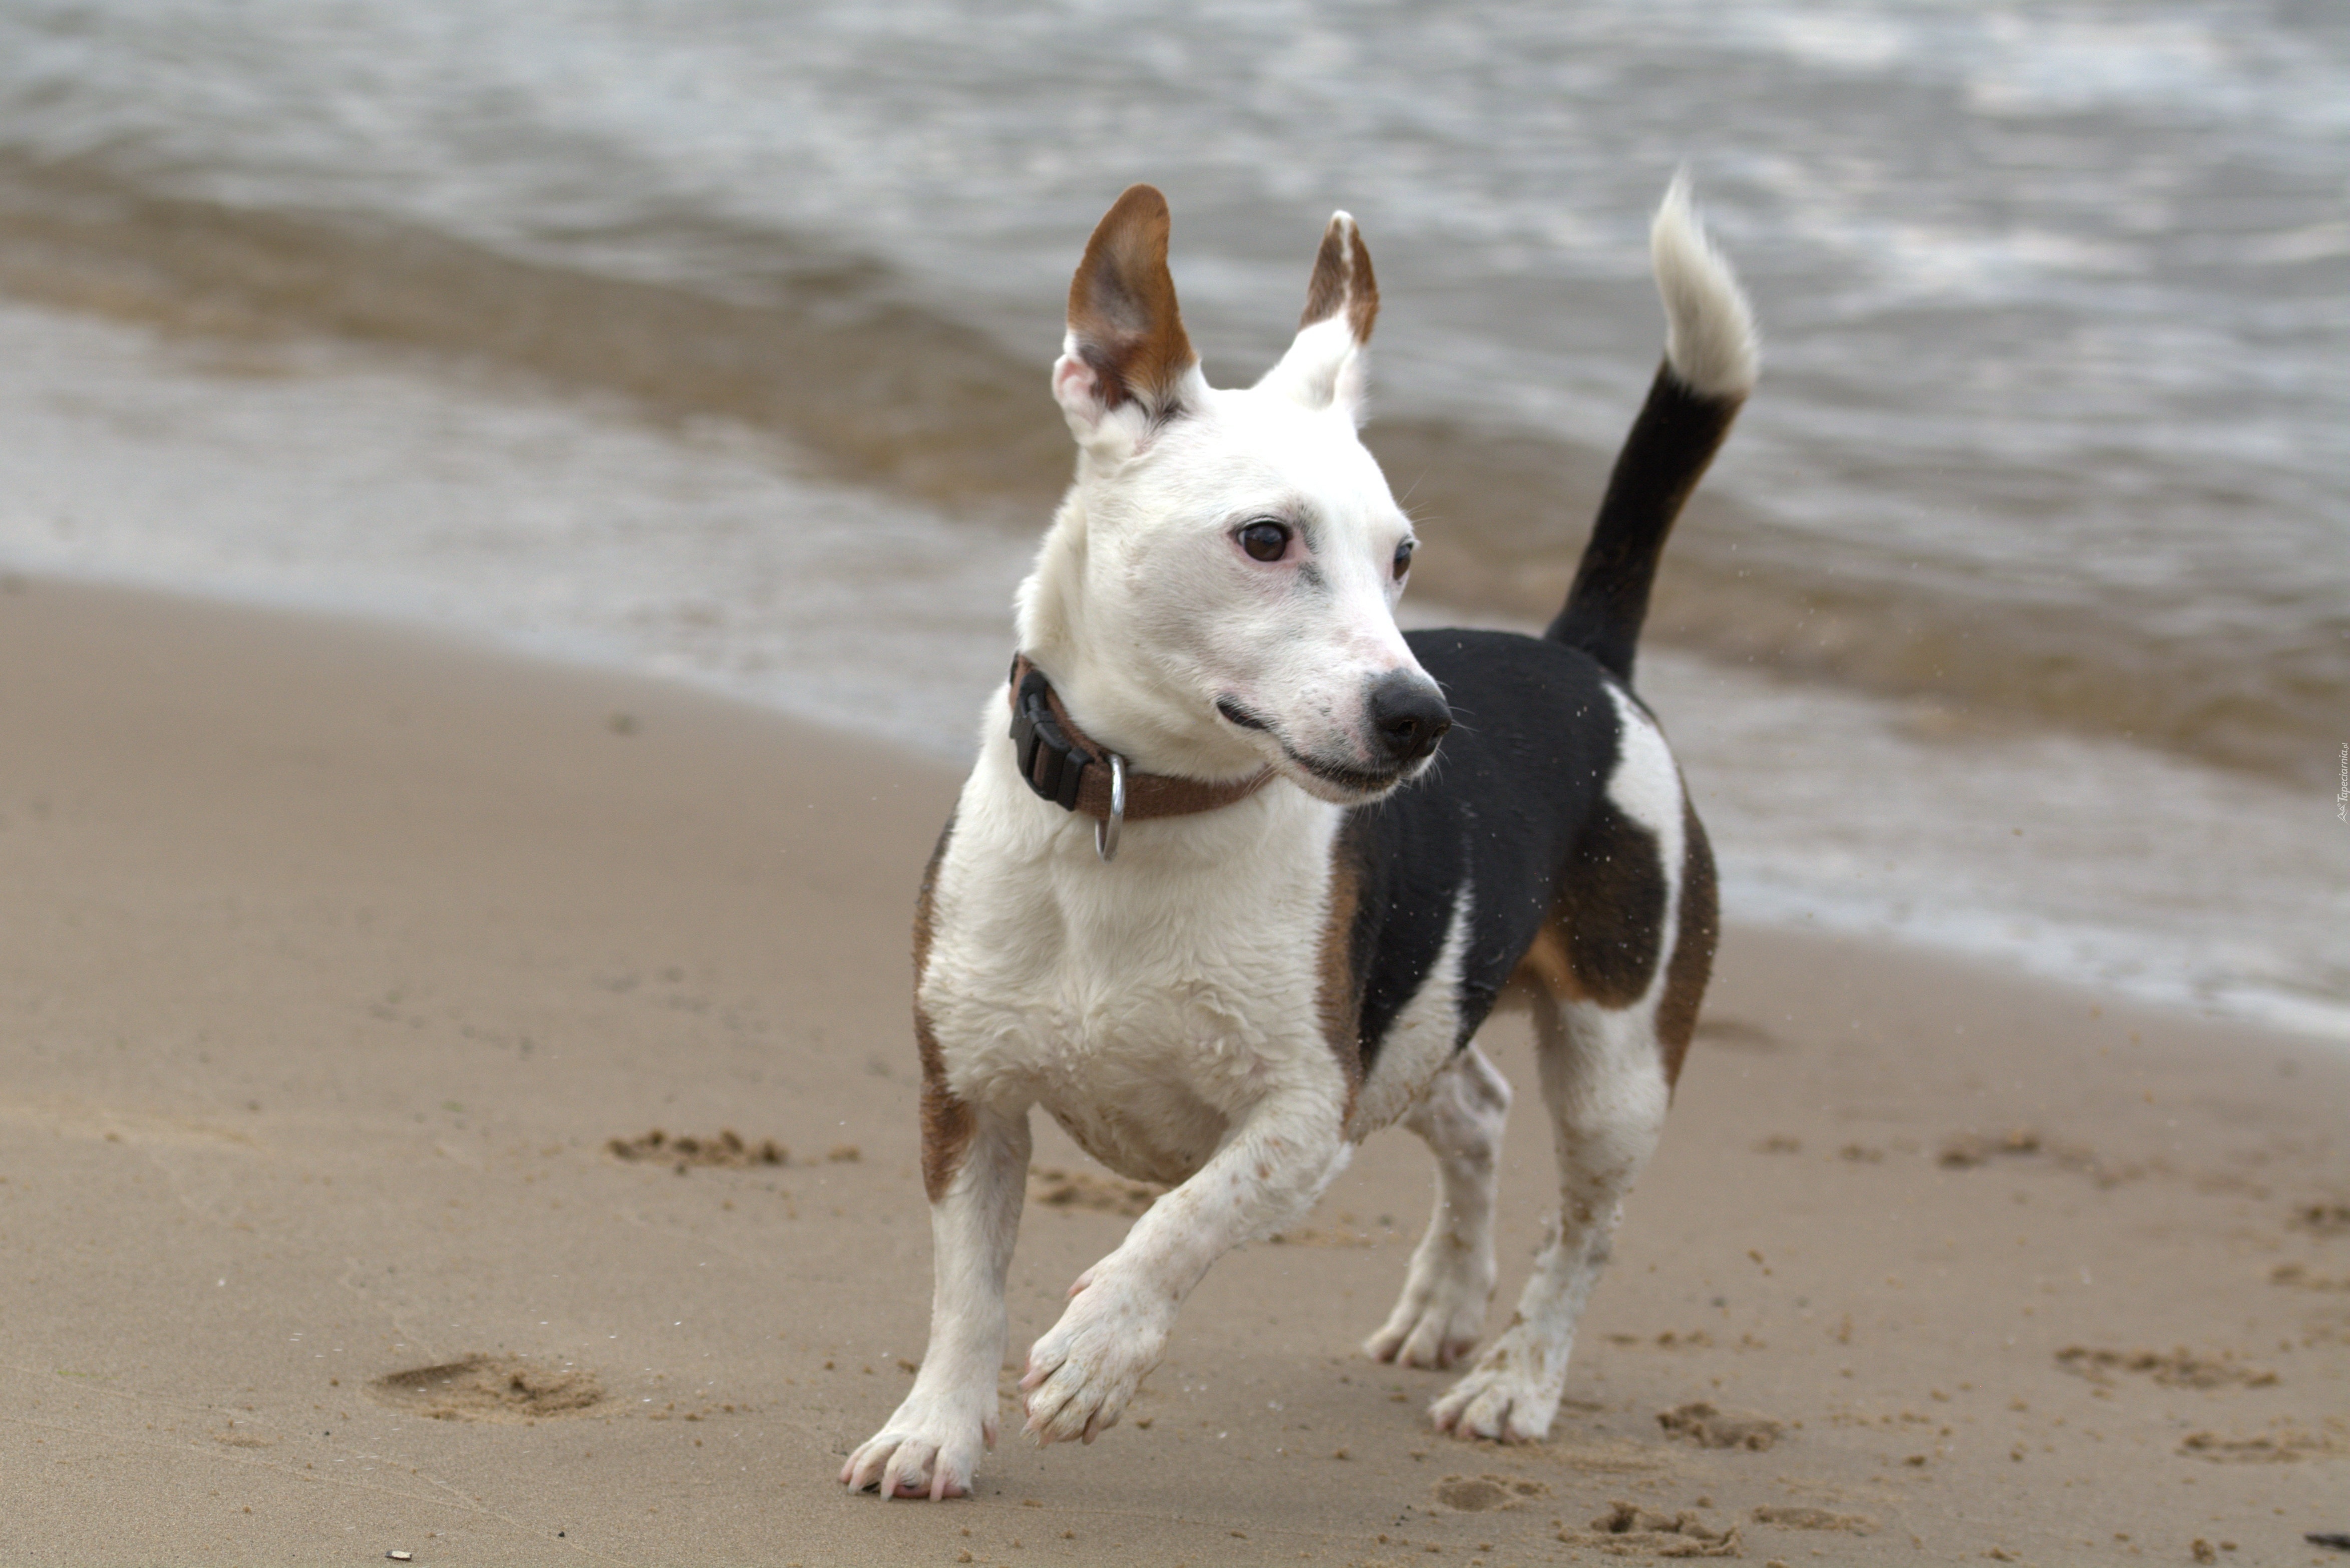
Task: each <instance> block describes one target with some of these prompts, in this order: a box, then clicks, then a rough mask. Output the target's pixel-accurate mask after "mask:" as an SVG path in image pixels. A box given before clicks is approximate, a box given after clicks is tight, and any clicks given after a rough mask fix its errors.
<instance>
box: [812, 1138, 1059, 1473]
mask: <svg viewBox="0 0 2350 1568" xmlns="http://www.w3.org/2000/svg"><path fill="white" fill-rule="evenodd" d="M962 1117H968V1120H962V1119H961V1118H962ZM956 1118H957V1119H956V1122H955V1124H954V1127H953V1131H955V1132H960V1133H962V1134H963V1135H965V1136H966V1137H967V1139H968V1141H967V1142H965V1143H963V1144H962V1147H960V1148H959V1149H956V1150H954V1151H953V1153H954V1154H956V1155H957V1156H959V1157H960V1163H959V1164H958V1165H956V1166H955V1167H954V1168H952V1170H951V1172H949V1173H947V1174H948V1179H947V1180H946V1181H945V1182H944V1183H943V1185H942V1186H941V1188H940V1189H939V1190H938V1191H937V1192H936V1193H935V1195H934V1196H933V1198H932V1199H931V1247H932V1249H933V1251H934V1252H935V1253H936V1262H935V1263H934V1265H933V1266H934V1272H935V1283H934V1285H933V1287H932V1294H931V1344H930V1348H929V1350H927V1351H926V1352H924V1353H923V1355H922V1366H921V1370H920V1372H918V1373H916V1374H915V1376H914V1386H913V1388H912V1389H911V1390H910V1392H909V1393H908V1394H907V1396H906V1398H905V1401H904V1403H902V1404H900V1405H899V1407H898V1409H897V1413H896V1414H894V1415H892V1416H891V1417H889V1420H888V1422H886V1423H885V1424H884V1425H883V1426H882V1428H881V1429H880V1430H879V1432H876V1433H875V1434H874V1435H873V1436H872V1437H870V1438H867V1439H866V1440H865V1442H864V1443H863V1444H862V1445H860V1446H859V1447H858V1449H857V1451H856V1452H855V1453H853V1454H851V1455H849V1456H848V1462H847V1464H845V1465H843V1466H842V1467H841V1470H840V1480H841V1483H842V1484H843V1485H845V1486H848V1487H851V1488H854V1489H855V1490H858V1491H865V1490H877V1489H878V1490H879V1491H880V1493H881V1495H882V1496H884V1497H928V1498H931V1499H933V1500H936V1499H939V1498H947V1497H962V1496H965V1495H967V1494H968V1493H969V1492H970V1490H971V1478H972V1472H973V1471H974V1470H976V1469H978V1468H979V1459H980V1455H981V1454H982V1453H983V1451H984V1450H985V1449H991V1448H993V1447H994V1446H995V1435H996V1407H995V1402H996V1387H995V1385H996V1375H997V1372H998V1370H999V1369H1000V1368H1001V1366H1003V1341H1004V1335H1005V1333H1006V1331H1007V1326H1008V1320H1007V1318H1006V1316H1005V1314H1004V1310H1003V1281H1004V1276H1005V1274H1006V1273H1007V1272H1008V1271H1009V1270H1010V1269H1011V1267H1012V1243H1013V1241H1014V1238H1015V1237H1016V1236H1017V1235H1018V1234H1019V1231H1020V1207H1021V1202H1022V1199H1024V1198H1025V1197H1026V1195H1027V1182H1028V1152H1029V1141H1028V1116H1027V1113H1026V1112H1025V1111H1023V1112H1021V1113H1019V1114H1018V1115H1016V1116H1007V1115H1003V1114H999V1113H993V1112H990V1111H987V1110H984V1109H981V1108H978V1107H958V1108H957V1111H956ZM923 1130H924V1148H923V1156H924V1159H925V1162H926V1164H927V1163H929V1162H931V1159H932V1157H933V1155H934V1153H935V1152H937V1151H935V1150H934V1149H933V1148H932V1147H931V1145H932V1144H933V1143H934V1142H936V1141H937V1140H938V1137H939V1131H938V1128H937V1127H933V1126H931V1125H928V1124H927V1123H926V1125H925V1127H924V1129H923Z"/></svg>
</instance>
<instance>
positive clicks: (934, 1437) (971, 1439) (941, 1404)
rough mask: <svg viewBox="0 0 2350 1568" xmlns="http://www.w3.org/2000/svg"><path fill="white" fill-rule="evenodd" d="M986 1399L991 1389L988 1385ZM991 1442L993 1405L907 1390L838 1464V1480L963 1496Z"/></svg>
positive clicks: (893, 1492) (862, 1487)
mask: <svg viewBox="0 0 2350 1568" xmlns="http://www.w3.org/2000/svg"><path fill="white" fill-rule="evenodd" d="M987 1392H988V1397H987V1401H986V1403H987V1405H991V1406H992V1405H993V1403H994V1393H995V1391H994V1390H993V1388H991V1389H989V1390H988V1391H987ZM994 1446H995V1417H994V1413H993V1410H991V1409H988V1408H985V1407H983V1406H982V1405H981V1404H979V1403H978V1402H976V1401H972V1400H955V1399H941V1398H934V1397H929V1396H925V1395H920V1394H916V1395H910V1396H909V1397H907V1399H906V1402H905V1403H904V1404H902V1405H900V1406H899V1407H898V1412H897V1414H896V1415H894V1416H891V1417H889V1422H888V1423H887V1424H886V1425H884V1426H883V1427H882V1428H881V1429H880V1430H879V1431H878V1432H876V1433H874V1434H873V1436H871V1437H870V1438H866V1439H865V1441H864V1442H863V1443H862V1444H860V1445H859V1446H858V1449H857V1451H856V1452H855V1453H853V1454H851V1455H849V1456H848V1462H847V1464H845V1465H843V1466H841V1467H840V1484H841V1485H843V1486H845V1487H847V1488H849V1489H850V1490H853V1491H879V1493H880V1494H881V1495H882V1496H883V1497H927V1498H929V1499H930V1500H931V1501H933V1502H936V1501H940V1500H941V1499H943V1498H950V1497H964V1496H967V1495H969V1493H970V1491H971V1478H972V1474H973V1473H974V1472H976V1471H977V1470H978V1469H979V1458H980V1455H981V1454H982V1453H983V1452H984V1451H985V1450H987V1449H992V1448H993V1447H994Z"/></svg>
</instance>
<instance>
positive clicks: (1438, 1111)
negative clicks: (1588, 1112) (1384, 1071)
mask: <svg viewBox="0 0 2350 1568" xmlns="http://www.w3.org/2000/svg"><path fill="white" fill-rule="evenodd" d="M1509 1111H1510V1085H1509V1083H1508V1081H1507V1080H1506V1079H1504V1078H1503V1076H1502V1075H1501V1074H1500V1073H1499V1072H1497V1071H1495V1069H1494V1067H1493V1064H1492V1063H1491V1062H1490V1061H1487V1060H1486V1058H1485V1054H1484V1053H1483V1052H1482V1051H1480V1050H1478V1049H1477V1047H1476V1046H1474V1045H1471V1046H1469V1047H1468V1048H1467V1049H1466V1050H1463V1051H1461V1053H1460V1054H1457V1055H1455V1056H1454V1057H1453V1058H1452V1060H1451V1061H1450V1062H1448V1063H1446V1064H1445V1065H1444V1069H1443V1071H1441V1072H1440V1073H1439V1074H1437V1075H1436V1077H1435V1079H1434V1080H1433V1081H1432V1082H1431V1083H1430V1085H1428V1089H1427V1092H1426V1093H1424V1094H1422V1095H1421V1096H1420V1097H1419V1100H1418V1101H1417V1102H1416V1103H1415V1104H1414V1105H1413V1106H1412V1108H1411V1109H1410V1110H1409V1112H1407V1113H1406V1114H1405V1116H1404V1118H1403V1125H1404V1126H1406V1127H1409V1128H1410V1129H1411V1130H1412V1131H1414V1132H1416V1133H1418V1134H1419V1136H1420V1137H1422V1138H1424V1139H1426V1140H1427V1143H1428V1147H1429V1151H1430V1153H1432V1154H1434V1155H1435V1156H1436V1212H1435V1213H1434V1214H1433V1215H1431V1216H1430V1218H1429V1221H1428V1233H1427V1234H1426V1235H1425V1236H1423V1237H1421V1238H1420V1241H1419V1250H1418V1251H1415V1252H1413V1253H1412V1255H1411V1272H1410V1273H1409V1275H1408V1276H1406V1278H1405V1280H1404V1287H1403V1294H1402V1295H1401V1296H1400V1297H1399V1298H1398V1300H1397V1302H1396V1304H1395V1311H1394V1312H1392V1313H1390V1314H1388V1321H1387V1323H1386V1324H1385V1325H1383V1326H1382V1327H1381V1328H1380V1329H1379V1331H1378V1333H1377V1334H1373V1335H1371V1337H1370V1338H1368V1339H1367V1340H1365V1341H1364V1342H1363V1351H1364V1354H1366V1355H1368V1356H1370V1357H1371V1359H1372V1360H1374V1361H1394V1362H1399V1363H1401V1364H1402V1365H1403V1366H1451V1365H1452V1364H1453V1362H1455V1361H1457V1360H1459V1359H1460V1358H1461V1356H1463V1355H1467V1354H1468V1353H1469V1351H1470V1350H1471V1348H1473V1347H1474V1346H1475V1345H1476V1343H1477V1339H1478V1336H1479V1335H1480V1334H1483V1333H1484V1330H1485V1309H1486V1307H1487V1306H1488V1305H1490V1304H1491V1303H1492V1299H1493V1280H1494V1276H1495V1272H1496V1271H1495V1268H1494V1263H1493V1198H1494V1193H1495V1190H1496V1189H1497V1188H1498V1186H1499V1185H1500V1180H1501V1177H1500V1165H1501V1158H1502V1128H1503V1123H1504V1122H1505V1121H1506V1120H1507V1119H1508V1116H1509Z"/></svg>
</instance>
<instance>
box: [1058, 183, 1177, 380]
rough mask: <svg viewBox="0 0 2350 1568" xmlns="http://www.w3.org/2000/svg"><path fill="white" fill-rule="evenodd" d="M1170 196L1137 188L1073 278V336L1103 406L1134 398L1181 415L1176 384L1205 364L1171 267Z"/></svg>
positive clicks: (1099, 232)
mask: <svg viewBox="0 0 2350 1568" xmlns="http://www.w3.org/2000/svg"><path fill="white" fill-rule="evenodd" d="M1170 223H1171V220H1170V217H1169V215H1168V212H1167V198H1166V197H1164V196H1162V195H1160V194H1159V192H1158V190H1157V189H1156V188H1154V187H1152V186H1149V185H1131V186H1128V188H1127V191H1126V193H1125V194H1124V195H1122V196H1120V197H1119V198H1118V201H1117V202H1116V203H1115V204H1114V205H1112V206H1111V208H1110V210H1109V211H1108V212H1107V213H1105V214H1104V215H1103V217H1102V221H1101V222H1100V223H1098V224H1097V225H1095V228H1094V234H1093V238H1092V239H1090V240H1088V241H1087V242H1086V254H1085V258H1084V259H1083V260H1082V261H1080V262H1078V263H1077V271H1076V276H1075V277H1073V278H1071V279H1070V280H1069V331H1070V333H1071V334H1072V335H1073V336H1074V337H1076V344H1077V354H1078V357H1079V358H1082V359H1084V360H1085V362H1086V363H1087V365H1088V366H1089V367H1091V368H1092V369H1093V372H1094V375H1095V376H1096V377H1097V378H1098V379H1099V380H1100V383H1101V391H1102V401H1103V403H1104V404H1106V405H1107V407H1110V408H1113V409H1114V408H1117V407H1118V405H1119V404H1120V403H1123V402H1124V401H1126V400H1127V399H1128V398H1134V399H1136V400H1139V401H1142V402H1145V403H1148V404H1150V405H1151V407H1152V411H1153V413H1154V414H1156V415H1157V416H1158V417H1160V418H1164V417H1166V416H1167V415H1168V414H1170V413H1171V412H1173V411H1174V410H1173V407H1172V397H1173V393H1174V389H1175V383H1176V382H1177V381H1178V380H1179V379H1180V378H1181V377H1182V375H1183V372H1184V371H1186V370H1188V369H1191V367H1192V366H1194V365H1196V364H1198V363H1199V362H1200V357H1199V356H1198V355H1197V354H1195V353H1193V352H1192V351H1191V338H1189V337H1186V336H1184V332H1183V317H1182V315H1181V313H1180V311H1179V310H1178V309H1177V307H1176V304H1175V277H1174V275H1173V274H1172V273H1170V272H1169V271H1168V270H1167V233H1168V229H1169V228H1170Z"/></svg>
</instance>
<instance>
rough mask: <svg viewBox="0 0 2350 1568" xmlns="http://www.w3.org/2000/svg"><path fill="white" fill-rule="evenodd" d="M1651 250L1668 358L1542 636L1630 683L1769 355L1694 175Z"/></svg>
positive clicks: (1661, 212) (1670, 206)
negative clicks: (1694, 203) (1698, 494)
mask: <svg viewBox="0 0 2350 1568" xmlns="http://www.w3.org/2000/svg"><path fill="white" fill-rule="evenodd" d="M1648 248H1649V253H1650V254H1651V256H1652V258H1653V260H1654V265H1655V266H1656V271H1657V292H1658V293H1659V294H1661V295H1662V296H1664V301H1665V321H1666V327H1665V362H1664V364H1662V365H1661V366H1659V367H1658V369H1657V379H1656V380H1655V381H1654V382H1653V383H1652V384H1651V385H1650V386H1649V388H1648V402H1647V403H1646V404H1644V405H1643V406H1642V407H1641V410H1640V417H1639V418H1638V420H1636V421H1633V424H1632V433H1631V434H1630V435H1629V436H1628V437H1627V438H1626V439H1625V441H1624V450H1623V452H1620V453H1619V454H1617V459H1616V472H1614V473H1613V474H1612V475H1610V476H1609V478H1608V481H1607V495H1606V496H1605V497H1604V498H1603V499H1602V500H1601V501H1600V503H1599V515H1598V517H1597V519H1596V521H1594V522H1593V524H1592V525H1591V542H1590V543H1589V544H1588V545H1585V546H1584V550H1583V562H1582V565H1580V566H1577V567H1576V568H1575V587H1573V588H1571V589H1569V590H1568V592H1567V596H1566V607H1565V609H1562V610H1561V611H1559V613H1558V618H1557V619H1556V620H1555V621H1553V622H1551V624H1550V629H1549V630H1548V631H1546V632H1545V633H1544V636H1546V637H1548V638H1549V639H1551V640H1552V641H1554V642H1563V643H1565V644H1566V645H1567V646H1568V647H1570V648H1579V649H1583V650H1584V651H1585V652H1586V653H1588V654H1589V655H1591V657H1592V658H1594V659H1597V660H1598V661H1599V662H1600V663H1601V664H1603V665H1605V666H1606V667H1607V669H1609V670H1613V671H1614V672H1615V673H1616V674H1617V675H1618V676H1621V677H1622V678H1623V679H1624V680H1627V681H1628V680H1631V678H1632V655H1633V651H1634V649H1636V648H1637V646H1638V643H1639V640H1640V623H1641V622H1642V621H1643V620H1645V619H1647V618H1648V588H1649V586H1650V584H1652V583H1653V582H1654V581H1655V580H1656V576H1657V562H1658V559H1659V557H1660V556H1663V554H1664V551H1665V538H1666V535H1669V534H1670V533H1671V532H1672V530H1673V520H1674V519H1675V518H1676V517H1679V515H1680V512H1681V506H1682V504H1684V503H1686V502H1687V501H1688V500H1689V498H1690V492H1691V491H1693V490H1695V489H1696V488H1697V482H1698V480H1699V479H1700V477H1702V476H1703V475H1704V473H1705V469H1706V464H1708V463H1709V462H1712V461H1713V454H1714V453H1715V452H1718V451H1720V450H1721V443H1722V441H1723V439H1724V438H1726V437H1727V436H1728V435H1729V434H1730V422H1731V421H1732V420H1734V419H1736V418H1737V417H1738V410H1739V406H1740V405H1741V404H1742V403H1744V402H1745V401H1746V394H1747V393H1748V392H1750V391H1752V389H1753V388H1754V377H1755V373H1756V371H1757V370H1758V369H1760V368H1761V365H1762V358H1763V356H1762V348H1761V345H1760V343H1759V342H1758V341H1757V340H1756V337H1755V335H1754V315H1753V312H1752V310H1750V309H1749V308H1748V307H1747V304H1746V296H1745V294H1744V292H1743V291H1742V290H1741V289H1740V288H1739V286H1738V278H1737V276H1736V275H1734V274H1733V273H1731V270H1730V263H1729V262H1727V261H1725V260H1724V259H1723V258H1722V255H1721V252H1719V251H1717V250H1715V249H1714V248H1713V245H1712V244H1711V242H1709V241H1708V240H1707V239H1706V237H1705V230H1704V229H1703V228H1702V227H1700V225H1699V223H1698V219H1697V213H1695V212H1694V211H1692V210H1691V209H1690V195H1689V175H1688V173H1687V171H1683V172H1682V173H1680V174H1678V175H1676V176H1674V179H1673V182H1672V185H1671V187H1670V188H1669V190H1667V191H1666V192H1665V200H1664V202H1663V204H1662V205H1660V206H1659V208H1658V209H1657V219H1656V223H1654V224H1653V225H1652V226H1651V227H1650V229H1649V231H1648Z"/></svg>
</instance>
